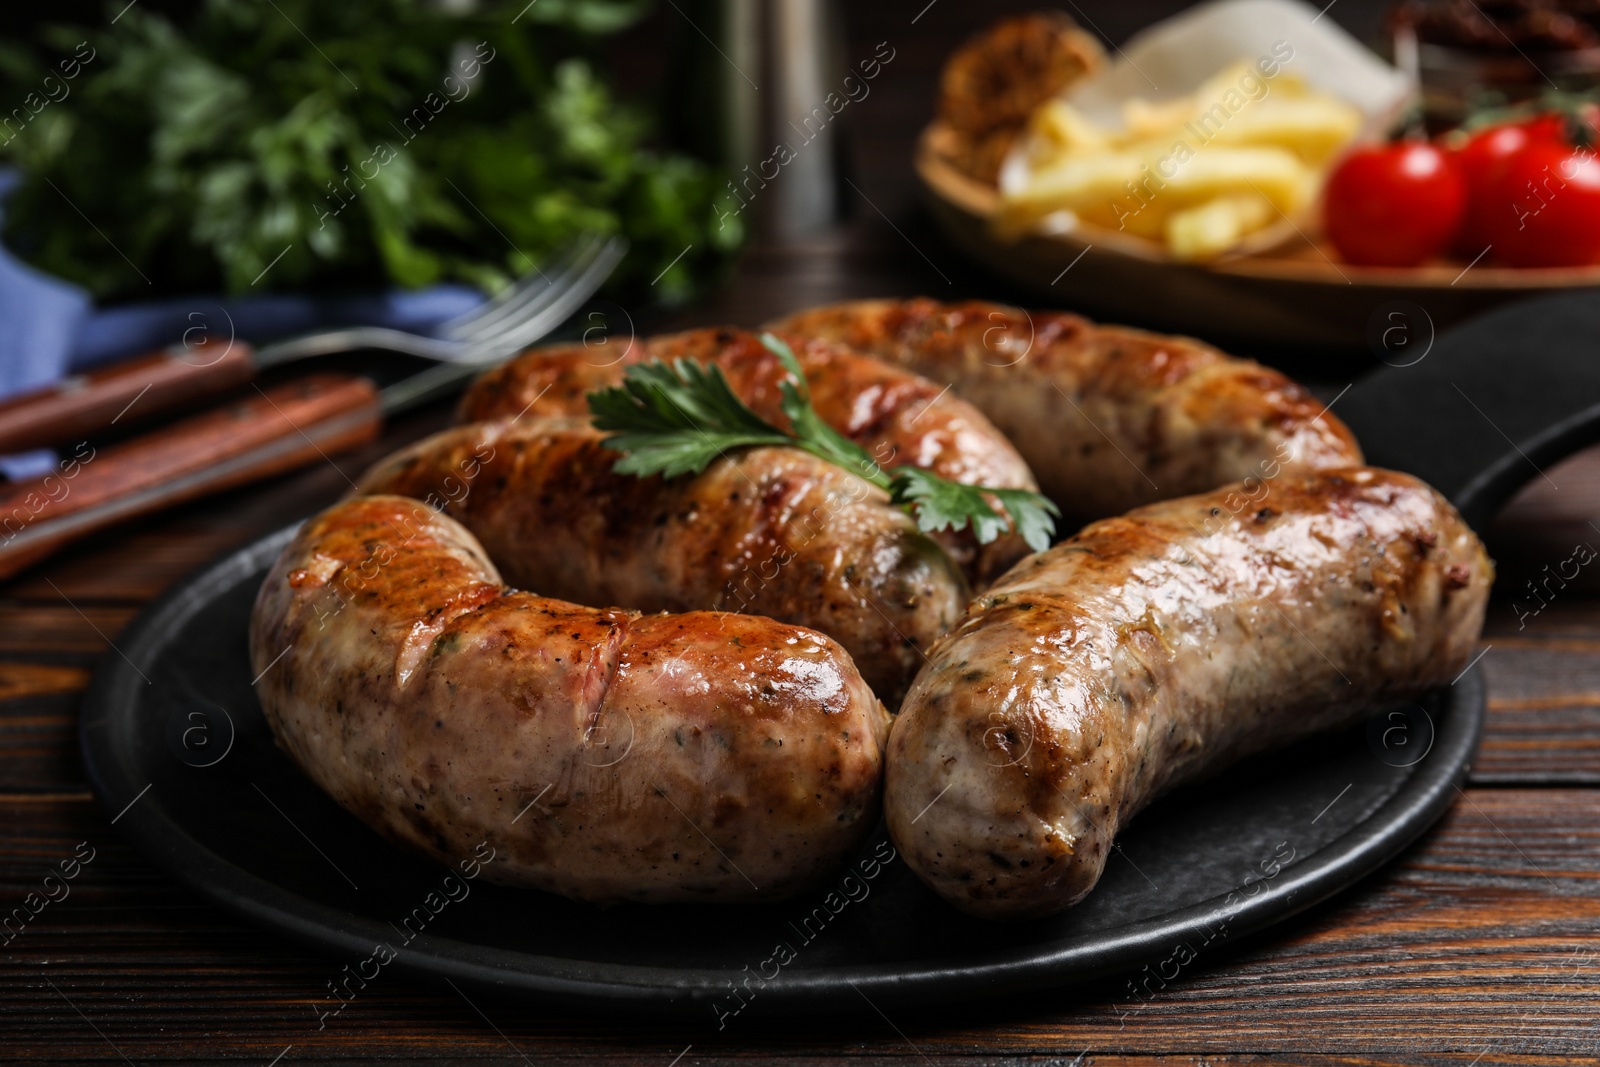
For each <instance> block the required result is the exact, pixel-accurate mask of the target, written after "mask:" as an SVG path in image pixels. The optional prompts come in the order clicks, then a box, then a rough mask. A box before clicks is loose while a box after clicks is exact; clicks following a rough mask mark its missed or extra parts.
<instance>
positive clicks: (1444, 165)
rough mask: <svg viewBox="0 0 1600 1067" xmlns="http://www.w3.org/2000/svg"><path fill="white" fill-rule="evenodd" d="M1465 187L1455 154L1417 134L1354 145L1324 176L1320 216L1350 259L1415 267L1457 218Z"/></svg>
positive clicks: (1439, 247) (1436, 248)
mask: <svg viewBox="0 0 1600 1067" xmlns="http://www.w3.org/2000/svg"><path fill="white" fill-rule="evenodd" d="M1466 203H1467V187H1466V183H1465V182H1464V181H1463V180H1462V178H1461V174H1460V172H1459V171H1457V170H1456V166H1455V161H1454V160H1452V159H1451V158H1450V157H1449V156H1448V155H1447V154H1445V153H1444V152H1441V151H1440V150H1439V149H1438V148H1436V147H1434V146H1433V145H1431V144H1428V143H1426V142H1422V141H1401V142H1398V143H1396V144H1390V145H1375V146H1372V147H1368V148H1358V149H1356V150H1355V151H1353V152H1351V153H1350V154H1349V155H1348V156H1346V157H1345V158H1344V161H1343V162H1341V163H1340V164H1339V165H1338V167H1336V168H1335V169H1334V172H1333V174H1332V176H1331V177H1329V179H1328V187H1327V190H1326V191H1325V193H1324V195H1323V221H1324V224H1325V225H1326V227H1327V231H1328V238H1329V239H1330V240H1331V241H1333V244H1334V247H1335V248H1337V249H1338V250H1339V254H1340V255H1342V256H1344V258H1345V259H1347V260H1349V261H1350V262H1351V263H1359V264H1363V265H1368V266H1381V267H1414V266H1416V265H1417V264H1419V263H1421V262H1423V261H1424V260H1427V259H1431V258H1432V257H1434V256H1436V255H1438V254H1439V253H1440V252H1443V251H1444V250H1445V248H1446V247H1447V246H1448V245H1449V244H1450V241H1451V239H1452V238H1454V237H1455V235H1456V230H1457V228H1458V227H1459V226H1460V225H1461V217H1462V213H1463V211H1464V210H1465V208H1466Z"/></svg>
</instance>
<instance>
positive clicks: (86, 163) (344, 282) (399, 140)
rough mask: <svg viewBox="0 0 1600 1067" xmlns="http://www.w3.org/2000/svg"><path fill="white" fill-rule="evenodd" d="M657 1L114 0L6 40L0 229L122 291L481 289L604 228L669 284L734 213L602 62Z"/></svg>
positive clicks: (666, 289) (709, 269)
mask: <svg viewBox="0 0 1600 1067" xmlns="http://www.w3.org/2000/svg"><path fill="white" fill-rule="evenodd" d="M650 4H651V0H538V2H537V3H534V4H527V3H526V0H514V2H511V0H508V2H505V3H492V2H481V3H477V4H461V3H453V4H448V3H442V2H435V0H362V2H359V3H358V2H354V0H350V2H344V0H341V2H328V0H320V2H319V0H271V2H267V0H204V2H203V3H201V4H200V5H199V6H198V7H197V8H196V9H195V10H194V13H193V14H192V15H190V16H189V17H187V18H186V19H184V20H183V21H182V24H181V25H179V24H175V23H173V22H171V21H168V20H167V19H166V18H164V17H162V16H160V15H157V14H153V13H150V12H148V11H146V10H145V9H144V7H143V6H142V5H137V4H136V5H128V6H126V7H124V3H123V0H116V2H113V3H111V4H110V5H109V6H108V8H107V17H106V21H105V22H103V23H102V24H100V25H98V26H94V27H82V26H77V27H61V26H58V27H52V28H49V29H47V30H45V31H43V32H42V33H41V36H40V37H39V39H38V40H37V41H34V42H32V43H31V44H29V45H26V46H25V45H19V44H16V43H6V44H4V45H0V115H5V114H13V115H14V116H15V117H14V119H13V121H12V122H11V123H10V124H9V125H6V126H4V128H3V130H0V157H4V158H5V159H7V160H9V161H10V162H12V163H14V164H15V165H17V166H18V167H19V168H20V169H21V171H22V175H23V180H22V183H21V185H20V187H19V188H18V189H17V190H16V191H15V192H13V193H12V195H11V196H10V198H9V200H8V201H7V202H6V204H5V209H4V215H5V228H4V238H5V241H6V243H7V245H8V246H9V247H10V248H11V249H12V250H13V251H15V252H17V253H18V254H19V255H21V256H22V257H23V258H24V259H26V260H27V261H29V262H31V263H32V264H34V265H35V266H37V267H39V268H41V269H43V270H45V271H48V272H50V273H52V274H56V275H59V276H61V277H64V278H68V279H70V280H72V281H75V282H78V283H80V284H82V285H84V286H86V287H87V288H88V289H89V290H90V291H91V292H92V293H93V294H94V295H96V296H97V297H101V298H118V297H133V298H139V297H148V296H153V295H157V294H158V293H177V292H195V291H209V290H215V289H218V288H222V289H226V290H228V291H231V292H243V291H252V292H254V291H262V290H269V289H271V290H294V289H307V288H317V289H328V288H337V289H355V288H368V289H370V288H377V287H383V286H387V285H400V286H405V287H420V286H424V285H428V284H431V283H434V282H439V281H445V280H459V281H466V282H468V283H471V284H475V285H478V286H480V287H482V288H484V289H487V290H494V289H496V288H498V287H500V286H502V285H504V284H505V283H506V282H507V281H508V280H509V279H510V278H513V277H515V276H517V275H520V274H523V273H525V272H527V271H528V270H529V269H530V267H531V266H533V265H536V264H539V263H541V262H543V261H545V260H546V259H548V258H549V257H550V256H551V254H552V253H553V252H554V251H555V250H557V249H558V248H560V247H561V246H562V245H563V243H564V242H566V241H568V240H569V239H570V238H572V237H573V236H575V235H576V234H578V233H580V232H585V231H599V232H605V233H622V234H623V235H625V236H626V237H627V238H628V239H629V241H630V243H631V249H632V251H631V253H630V255H629V257H628V259H627V261H626V263H625V264H624V266H623V271H622V273H621V275H619V277H618V278H616V279H614V282H615V283H616V284H618V285H620V286H623V287H626V286H627V285H628V283H629V282H634V283H637V284H638V285H639V286H640V287H642V286H643V284H644V283H646V282H649V281H650V280H651V279H653V278H655V277H656V276H657V275H658V274H659V275H660V276H661V277H660V281H659V283H657V284H656V285H655V286H654V287H653V288H651V290H650V295H651V296H652V297H653V298H656V299H660V300H663V301H666V302H669V303H670V302H676V301H681V300H683V299H687V298H688V297H691V296H693V295H694V294H695V293H696V292H697V291H699V290H700V289H701V288H702V287H703V286H705V285H706V284H707V283H708V282H710V281H711V280H712V279H713V278H714V277H716V276H717V275H718V274H719V273H720V272H721V270H722V269H723V268H724V266H725V264H726V260H727V258H728V253H729V252H730V251H731V250H732V249H733V248H734V247H735V246H736V245H737V244H738V243H739V240H740V238H741V236H742V235H741V233H740V231H739V230H738V228H737V226H736V225H735V224H732V223H729V222H722V223H719V222H718V217H719V212H718V210H717V207H718V197H719V195H725V194H719V189H720V188H721V185H722V182H721V180H720V179H719V178H718V176H716V175H715V174H714V173H713V172H712V171H711V170H709V169H708V168H707V167H706V166H704V165H702V164H701V163H699V162H698V161H696V160H694V159H691V158H689V157H687V156H684V155H678V154H672V153H670V152H664V151H661V150H658V149H656V148H654V147H652V140H651V138H652V129H653V121H652V117H651V116H650V115H649V114H648V113H647V112H645V111H644V110H641V109H640V108H638V107H636V106H634V105H631V104H628V103H625V102H621V101H619V100H617V99H616V98H615V96H614V95H613V93H612V91H611V90H610V89H609V88H608V86H607V84H606V82H605V80H604V78H603V77H602V75H601V73H600V59H601V57H602V55H603V48H604V45H605V43H606V38H607V35H609V34H612V33H614V32H616V31H618V30H620V29H622V28H625V27H627V26H628V25H630V24H632V23H633V22H635V21H637V20H638V19H639V18H640V17H641V16H642V15H643V14H644V13H645V11H646V10H647V9H648V8H649V7H650ZM462 8H467V9H469V10H468V12H467V13H465V14H460V13H456V12H459V11H460V10H461V9H462ZM119 9H121V13H120V15H118V14H117V12H118V10H119ZM113 17H115V22H114V24H113V22H112V18H113ZM73 56H76V57H77V60H76V62H78V63H79V64H80V65H81V69H78V70H77V73H76V76H75V77H74V78H72V79H70V80H64V79H62V78H61V76H60V72H59V70H58V69H57V68H58V66H59V61H61V60H63V59H65V58H67V57H73ZM86 56H89V57H90V58H88V59H86V60H85V59H84V57H86ZM47 79H53V80H50V81H47ZM352 176H355V177H354V179H353V178H352ZM730 218H733V219H734V221H735V222H736V216H730ZM686 248H687V249H688V251H687V252H685V251H684V250H685V249H686ZM675 257H681V258H675Z"/></svg>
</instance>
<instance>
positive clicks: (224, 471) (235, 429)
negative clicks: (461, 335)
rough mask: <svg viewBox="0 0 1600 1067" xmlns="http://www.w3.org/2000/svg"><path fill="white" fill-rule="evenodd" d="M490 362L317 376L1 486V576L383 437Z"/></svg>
mask: <svg viewBox="0 0 1600 1067" xmlns="http://www.w3.org/2000/svg"><path fill="white" fill-rule="evenodd" d="M480 369H481V368H478V367H474V366H470V365H465V364H443V365H440V366H436V367H431V368H429V369H428V370H425V371H423V372H421V373H420V374H415V375H413V376H411V377H410V378H407V379H405V380H403V381H400V382H397V383H395V384H394V385H391V386H389V387H387V388H385V389H383V390H381V391H380V390H379V389H378V388H377V387H376V386H375V385H373V383H372V382H371V381H369V380H368V379H366V378H361V377H356V376H353V375H338V374H314V375H310V376H308V377H305V378H300V379H297V380H295V381H293V382H289V383H287V384H284V385H278V386H274V387H273V388H271V389H258V392H257V395H255V396H246V397H245V398H244V399H242V400H240V401H238V402H236V403H233V404H228V405H225V406H223V407H220V408H216V409H214V410H211V411H207V412H204V413H202V414H199V415H194V416H191V417H190V418H187V419H184V420H181V421H179V422H176V423H174V424H172V425H171V426H167V427H164V428H162V429H160V430H156V431H154V432H152V433H148V434H144V435H143V436H140V437H136V438H132V439H130V440H127V441H123V442H120V443H118V444H115V445H110V446H107V447H105V448H101V449H99V450H96V449H94V448H93V447H91V446H90V445H88V443H87V442H85V443H84V444H82V445H80V446H78V447H77V448H75V449H72V450H71V451H70V452H68V453H67V454H66V455H65V456H64V457H63V459H62V460H61V462H60V463H59V464H58V465H57V469H56V470H54V471H52V472H51V473H49V474H46V475H44V476H42V477H40V478H35V479H33V480H32V481H27V482H20V483H16V484H13V485H6V486H0V578H9V577H11V576H12V575H14V574H16V573H17V572H19V571H21V570H22V569H23V568H25V567H28V566H31V565H32V564H34V563H36V562H37V561H39V560H41V559H43V558H45V557H46V556H49V555H51V554H52V553H54V552H55V551H56V550H57V549H59V548H61V547H62V546H64V545H66V544H68V543H70V542H72V541H75V540H77V539H78V538H80V537H85V536H87V535H89V534H91V533H95V532H97V531H99V530H103V529H106V528H107V527H110V526H112V525H115V524H116V523H118V522H121V521H123V520H125V519H129V518H133V517H135V516H139V515H148V514H151V513H153V512H157V511H160V510H162V509H164V508H167V507H171V506H172V505H174V504H178V503H182V502H184V501H187V500H194V499H196V498H197V497H202V496H208V495H210V494H212V493H216V492H220V491H222V490H224V489H232V488H234V487H236V486H240V485H244V484H246V483H248V482H252V481H256V480H258V479H261V478H266V477H269V476H271V475H274V474H281V473H284V472H286V471H289V470H293V469H295V468H298V467H303V466H306V465H308V464H310V463H313V462H316V461H319V460H324V459H327V457H328V456H329V455H330V454H332V453H334V452H338V451H341V450H344V449H348V448H353V447H355V446H357V445H361V444H365V443H367V442H368V441H371V440H373V439H374V438H375V437H377V435H378V431H379V430H380V429H381V428H382V425H383V420H384V418H385V417H386V416H389V415H393V414H395V413H397V412H400V411H404V410H407V409H409V408H412V407H415V406H417V405H419V404H422V403H425V402H427V401H429V400H433V399H435V398H437V397H442V396H445V395H447V394H449V393H450V392H452V391H453V390H455V389H456V388H458V387H459V386H460V385H461V384H462V383H463V382H465V381H466V380H467V379H468V378H470V377H472V376H473V375H474V374H476V373H477V372H478V371H479V370H480Z"/></svg>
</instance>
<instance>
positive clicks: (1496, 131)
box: [1455, 114, 1566, 259]
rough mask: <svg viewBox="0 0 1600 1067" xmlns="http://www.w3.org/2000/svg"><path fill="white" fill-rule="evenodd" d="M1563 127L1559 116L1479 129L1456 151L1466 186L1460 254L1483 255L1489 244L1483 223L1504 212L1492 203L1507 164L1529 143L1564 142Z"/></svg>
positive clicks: (1542, 117)
mask: <svg viewBox="0 0 1600 1067" xmlns="http://www.w3.org/2000/svg"><path fill="white" fill-rule="evenodd" d="M1565 127H1566V124H1565V122H1564V120H1563V119H1562V117H1561V116H1560V115H1555V114H1551V115H1539V116H1537V117H1535V118H1532V119H1529V120H1527V121H1524V122H1511V123H1506V124H1504V125H1500V126H1490V127H1488V128H1487V129H1483V130H1479V131H1478V132H1477V133H1475V134H1473V135H1472V137H1471V138H1470V139H1469V140H1468V141H1467V143H1466V144H1464V145H1462V146H1461V147H1460V148H1458V149H1456V152H1455V159H1456V166H1457V167H1458V168H1459V169H1460V171H1461V177H1462V178H1463V179H1464V180H1465V181H1466V183H1467V214H1466V218H1465V220H1464V221H1463V222H1462V224H1461V236H1460V239H1459V240H1458V241H1457V242H1456V250H1457V251H1458V252H1459V253H1460V254H1462V255H1463V256H1466V257H1467V258H1469V259H1470V258H1472V257H1474V256H1476V255H1478V254H1479V253H1480V252H1482V251H1483V250H1484V247H1485V246H1486V245H1488V244H1489V234H1488V230H1487V228H1486V227H1485V225H1484V220H1486V219H1487V218H1488V217H1489V216H1490V215H1491V214H1492V213H1493V212H1494V211H1495V210H1499V211H1502V212H1504V211H1506V210H1507V208H1506V207H1505V205H1503V204H1493V205H1492V204H1491V198H1492V197H1493V196H1494V189H1495V186H1496V184H1497V183H1498V182H1499V180H1500V174H1501V172H1502V171H1503V170H1504V169H1505V165H1506V161H1507V160H1509V159H1510V158H1511V157H1512V156H1514V155H1516V154H1517V153H1518V152H1521V151H1522V150H1523V149H1525V148H1527V147H1528V146H1529V145H1530V144H1542V143H1550V144H1562V143H1565V140H1566V128H1565Z"/></svg>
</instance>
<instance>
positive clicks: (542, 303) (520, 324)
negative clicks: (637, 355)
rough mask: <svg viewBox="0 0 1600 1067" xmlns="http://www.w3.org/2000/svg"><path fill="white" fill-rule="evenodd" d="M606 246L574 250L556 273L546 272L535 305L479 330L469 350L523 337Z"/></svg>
mask: <svg viewBox="0 0 1600 1067" xmlns="http://www.w3.org/2000/svg"><path fill="white" fill-rule="evenodd" d="M607 247H608V246H607V244H606V243H605V242H603V241H598V242H594V243H590V244H586V245H585V246H584V247H582V248H580V249H577V250H575V254H574V255H573V256H572V258H571V260H570V261H569V262H567V263H565V264H563V265H562V267H561V269H560V270H559V271H555V270H552V271H551V272H550V279H551V284H550V285H549V287H547V288H546V289H544V290H543V291H542V292H541V293H540V297H541V299H540V300H539V301H538V303H537V305H535V304H534V303H532V302H530V303H529V304H528V305H527V306H526V307H525V308H524V309H523V313H522V314H519V315H517V316H514V317H507V318H504V319H502V320H501V321H499V322H497V323H494V324H493V325H492V327H491V328H488V329H485V330H482V331H479V333H478V334H477V336H475V337H474V338H473V339H472V341H471V342H470V344H471V345H472V346H473V347H477V346H480V345H501V344H505V343H508V341H507V339H508V338H511V337H521V336H522V335H524V334H525V333H526V332H527V329H526V324H527V323H528V322H530V321H537V320H542V318H543V317H544V315H545V314H546V312H547V310H548V309H549V308H550V307H551V306H553V305H556V304H558V303H560V302H562V301H564V300H565V299H566V296H567V293H568V292H569V291H570V290H571V287H572V286H574V285H577V284H581V279H583V278H584V277H586V276H587V274H588V272H589V270H590V269H591V268H592V267H593V266H594V264H595V262H596V261H597V260H599V259H600V258H601V257H602V256H603V255H604V254H605V252H606V250H607Z"/></svg>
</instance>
